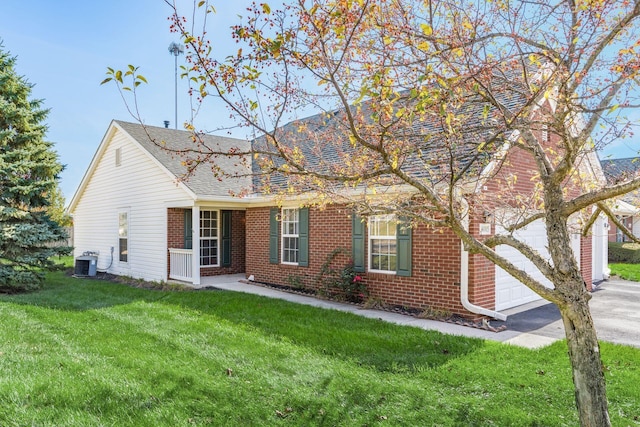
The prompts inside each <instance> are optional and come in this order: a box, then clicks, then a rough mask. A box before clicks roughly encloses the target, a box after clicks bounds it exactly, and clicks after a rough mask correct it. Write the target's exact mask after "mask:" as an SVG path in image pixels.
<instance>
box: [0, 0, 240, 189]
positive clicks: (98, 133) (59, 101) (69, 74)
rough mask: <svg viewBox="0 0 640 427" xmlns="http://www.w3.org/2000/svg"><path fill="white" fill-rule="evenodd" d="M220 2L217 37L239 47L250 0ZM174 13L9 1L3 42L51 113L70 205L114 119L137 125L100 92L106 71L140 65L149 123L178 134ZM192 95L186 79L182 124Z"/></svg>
mask: <svg viewBox="0 0 640 427" xmlns="http://www.w3.org/2000/svg"><path fill="white" fill-rule="evenodd" d="M184 3H185V5H186V7H191V6H192V4H193V3H192V2H189V1H185V2H184ZM218 3H220V5H217V4H216V10H217V12H218V13H217V14H216V15H213V16H211V18H210V19H213V20H214V21H211V22H212V23H213V24H214V25H212V28H215V31H214V32H213V33H210V35H211V36H213V38H214V40H220V42H221V43H222V44H225V45H226V46H225V47H228V48H233V43H232V42H231V41H230V37H229V30H228V29H229V27H230V26H231V25H232V24H233V23H234V22H236V21H237V20H238V18H237V15H238V14H241V13H243V10H244V6H243V5H245V4H246V3H248V1H246V0H233V1H227V0H225V1H220V2H218ZM170 13H171V10H170V8H169V7H168V6H167V5H166V4H165V3H164V1H163V0H109V1H87V0H58V1H52V0H30V1H25V0H2V10H1V12H0V40H2V42H3V45H4V50H6V51H9V52H10V53H11V55H13V56H17V64H16V68H17V72H18V74H20V75H23V76H25V77H26V79H27V80H28V81H29V82H30V83H32V84H34V85H35V86H34V88H33V90H32V97H33V98H37V99H43V100H44V107H45V108H48V109H50V113H49V117H48V119H47V124H48V127H49V131H48V133H47V139H48V140H50V141H53V142H54V143H55V149H56V151H57V152H58V154H59V156H60V160H61V162H62V163H63V164H65V165H66V170H65V171H64V172H63V173H62V180H61V188H62V190H63V192H64V194H65V197H66V198H67V201H69V200H70V199H71V197H72V196H73V193H74V192H75V190H76V188H77V186H78V185H79V184H80V181H81V179H82V177H83V175H84V172H85V170H86V169H87V167H88V165H89V163H90V162H91V159H92V157H93V155H94V153H95V151H96V149H97V148H98V145H99V144H100V141H101V140H102V137H103V136H104V133H105V132H106V130H107V127H108V126H109V123H110V122H111V120H112V119H118V120H127V121H132V120H133V118H132V117H131V116H130V115H129V113H128V112H127V110H126V107H125V104H124V102H123V101H122V99H121V98H120V95H119V93H118V91H117V89H116V87H115V86H114V85H111V84H107V85H102V86H101V85H100V82H101V81H102V80H104V79H105V78H106V69H107V67H113V68H125V67H126V66H127V65H128V64H134V65H137V66H139V67H140V72H141V73H142V74H143V75H144V76H145V77H146V78H147V79H148V81H149V85H143V86H141V87H140V94H139V102H140V112H141V116H142V118H143V119H144V121H145V123H147V124H150V125H156V126H163V121H164V120H170V121H171V127H174V57H173V56H172V55H171V54H170V53H169V51H168V47H169V44H170V43H171V42H172V41H178V36H177V35H176V34H172V33H170V32H169V21H168V20H167V17H168V16H169V14H170ZM183 58H184V57H183V56H181V57H179V58H178V61H179V62H178V65H180V63H181V62H182V61H183ZM186 92H187V84H186V82H185V81H181V80H180V79H179V80H178V110H179V111H178V121H179V122H183V121H184V120H185V119H188V118H189V115H190V113H189V110H190V109H189V105H188V96H187V94H186ZM207 113H211V116H212V117H210V120H211V121H212V122H216V123H218V122H220V121H221V120H223V119H226V118H227V117H228V114H227V113H225V111H224V109H222V108H220V109H218V110H216V109H215V108H211V109H210V110H207ZM200 117H201V119H202V120H204V117H203V115H201V116H200ZM203 126H205V125H203ZM212 127H213V125H212Z"/></svg>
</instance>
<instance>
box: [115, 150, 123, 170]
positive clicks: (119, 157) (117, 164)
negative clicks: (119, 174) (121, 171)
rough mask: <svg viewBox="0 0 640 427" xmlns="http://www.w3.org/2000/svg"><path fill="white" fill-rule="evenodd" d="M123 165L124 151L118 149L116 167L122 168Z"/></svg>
mask: <svg viewBox="0 0 640 427" xmlns="http://www.w3.org/2000/svg"><path fill="white" fill-rule="evenodd" d="M121 164H122V149H121V148H116V166H120V165H121Z"/></svg>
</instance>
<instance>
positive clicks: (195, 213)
mask: <svg viewBox="0 0 640 427" xmlns="http://www.w3.org/2000/svg"><path fill="white" fill-rule="evenodd" d="M191 227H193V231H192V233H191V239H192V240H191V247H192V248H194V249H193V252H194V253H193V257H191V262H192V268H191V274H192V275H193V280H192V283H193V284H194V285H199V284H200V206H198V205H194V206H193V207H192V208H191ZM196 251H197V252H196Z"/></svg>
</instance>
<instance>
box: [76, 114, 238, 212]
mask: <svg viewBox="0 0 640 427" xmlns="http://www.w3.org/2000/svg"><path fill="white" fill-rule="evenodd" d="M117 131H121V132H123V133H124V134H125V135H126V136H127V140H128V141H129V142H130V143H131V144H135V145H136V146H137V147H139V148H140V149H141V151H142V152H143V153H144V155H146V156H148V158H149V159H150V160H152V161H153V162H154V163H155V164H156V165H157V166H158V167H159V168H160V169H162V170H163V171H164V172H165V173H166V174H167V175H168V176H169V177H170V178H171V179H172V180H174V181H176V182H177V183H178V185H179V186H180V187H182V188H183V189H184V190H185V191H186V193H187V194H189V195H190V196H191V197H192V198H193V199H221V198H228V197H230V196H231V193H240V192H242V191H243V190H245V189H247V188H248V187H249V185H250V180H251V178H250V176H248V175H249V173H250V168H249V166H246V165H244V164H243V163H242V162H239V161H238V159H237V158H229V157H226V156H223V155H221V156H218V157H216V158H210V159H208V161H214V162H215V163H216V164H217V165H218V167H220V169H221V170H224V171H225V173H228V174H230V175H232V176H230V177H226V176H225V177H224V179H222V178H221V177H219V176H216V174H215V173H214V172H213V171H212V168H211V167H208V168H207V167H203V166H202V165H200V166H199V167H197V168H194V170H193V172H192V173H191V174H188V171H189V168H188V166H187V165H188V164H189V160H188V157H189V153H190V152H194V150H197V145H196V143H195V142H194V139H193V134H192V133H191V132H187V131H181V130H174V129H166V128H160V127H155V126H146V125H141V124H139V123H130V122H124V121H119V120H114V121H112V122H111V124H110V125H109V128H108V129H107V131H106V133H105V136H104V137H103V138H102V141H101V142H100V145H99V146H98V149H97V150H96V153H95V154H94V156H93V159H92V160H91V163H90V165H89V167H88V169H87V171H86V172H85V175H84V176H83V178H82V181H81V182H80V185H79V186H78V189H77V190H76V192H75V194H74V196H73V198H72V199H71V202H70V203H69V207H68V210H69V212H73V211H74V210H75V207H76V205H77V203H78V202H79V200H80V198H81V196H82V194H83V192H84V190H85V188H86V186H87V185H88V183H89V181H90V180H91V177H92V175H93V173H94V172H95V170H96V168H97V166H98V164H99V163H100V162H101V161H102V159H103V155H104V153H105V151H106V150H107V147H108V146H109V143H110V142H111V140H112V139H113V137H114V135H115V133H116V132H117ZM200 140H201V142H202V143H203V144H206V146H207V147H209V148H210V149H215V150H216V151H217V152H219V153H225V152H229V150H233V149H242V150H244V151H246V150H248V147H249V145H250V144H249V142H248V141H244V140H241V139H235V138H227V137H219V136H212V135H200ZM185 156H186V157H185Z"/></svg>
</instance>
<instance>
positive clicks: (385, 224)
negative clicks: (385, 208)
mask: <svg viewBox="0 0 640 427" xmlns="http://www.w3.org/2000/svg"><path fill="white" fill-rule="evenodd" d="M396 229H397V221H396V219H395V217H394V216H393V215H376V216H372V217H370V218H369V227H368V230H369V271H372V272H380V273H389V274H395V273H396V268H397V250H398V244H397V240H396Z"/></svg>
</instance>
